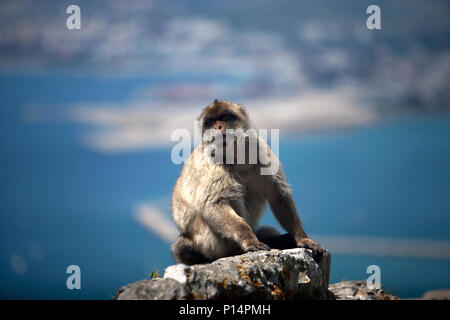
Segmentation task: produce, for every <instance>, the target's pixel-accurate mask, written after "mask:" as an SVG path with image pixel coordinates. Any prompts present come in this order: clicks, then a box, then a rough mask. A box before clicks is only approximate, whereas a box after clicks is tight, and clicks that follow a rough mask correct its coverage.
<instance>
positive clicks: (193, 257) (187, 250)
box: [171, 236, 210, 265]
mask: <svg viewBox="0 0 450 320" xmlns="http://www.w3.org/2000/svg"><path fill="white" fill-rule="evenodd" d="M171 249H172V256H173V259H174V260H175V261H176V262H179V263H184V264H187V265H192V264H201V263H208V262H210V261H209V260H208V259H207V258H205V257H204V256H203V255H202V254H201V253H200V252H199V251H198V250H197V249H196V248H195V246H194V242H193V241H192V240H191V239H189V238H186V237H183V236H179V237H178V239H177V240H176V241H175V242H174V243H173V244H172V247H171Z"/></svg>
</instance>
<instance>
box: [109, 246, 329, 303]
mask: <svg viewBox="0 0 450 320" xmlns="http://www.w3.org/2000/svg"><path fill="white" fill-rule="evenodd" d="M329 275H330V254H329V253H328V252H326V253H325V254H324V255H323V257H322V259H321V260H320V262H319V263H316V262H315V261H314V259H313V258H312V255H311V251H310V250H308V249H302V248H296V249H287V250H276V249H273V250H271V251H257V252H250V253H246V254H243V255H239V256H233V257H226V258H222V259H218V260H216V261H214V262H212V263H209V264H199V265H193V266H187V265H184V264H177V265H173V266H170V267H168V268H167V269H166V271H165V273H164V277H163V278H156V279H151V280H150V279H149V280H141V281H138V282H135V283H132V284H129V285H127V286H124V287H122V288H121V289H120V290H119V292H118V293H117V296H116V299H118V300H130V299H133V300H135V299H138V300H141V299H144V300H155V299H156V300H172V299H201V300H217V299H308V300H313V299H314V300H317V299H320V300H324V299H334V295H333V294H332V293H331V292H330V291H329V290H328V281H329Z"/></svg>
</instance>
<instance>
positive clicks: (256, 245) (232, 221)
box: [203, 203, 270, 252]
mask: <svg viewBox="0 0 450 320" xmlns="http://www.w3.org/2000/svg"><path fill="white" fill-rule="evenodd" d="M208 207H209V208H208V211H210V212H209V213H205V214H204V216H203V219H204V220H205V222H206V223H207V224H208V225H209V227H210V228H211V229H213V230H214V231H215V232H216V233H217V234H219V235H220V236H221V237H224V238H228V239H232V240H234V241H235V242H236V243H237V244H238V245H239V246H240V247H241V249H242V250H243V251H244V252H250V251H258V250H270V248H269V247H268V246H267V245H266V244H264V243H262V242H260V241H259V240H258V238H257V237H256V235H255V234H254V233H253V231H252V229H251V228H250V226H249V225H248V223H247V222H246V221H245V220H244V219H243V218H242V217H240V216H239V215H238V214H237V213H236V212H235V211H234V209H233V208H232V207H231V206H230V205H229V204H226V203H221V204H217V205H214V206H208Z"/></svg>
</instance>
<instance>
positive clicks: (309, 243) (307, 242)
mask: <svg viewBox="0 0 450 320" xmlns="http://www.w3.org/2000/svg"><path fill="white" fill-rule="evenodd" d="M297 246H298V247H300V248H305V249H310V250H312V256H313V259H314V261H316V262H320V260H322V257H323V254H324V252H325V249H324V248H322V247H321V246H320V244H318V243H317V242H316V241H314V240H312V239H310V238H303V239H301V240H298V241H297Z"/></svg>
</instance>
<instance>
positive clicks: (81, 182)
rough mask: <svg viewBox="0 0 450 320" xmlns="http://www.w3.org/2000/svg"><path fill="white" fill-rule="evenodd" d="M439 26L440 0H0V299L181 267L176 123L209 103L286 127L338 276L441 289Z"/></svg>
mask: <svg viewBox="0 0 450 320" xmlns="http://www.w3.org/2000/svg"><path fill="white" fill-rule="evenodd" d="M71 4H77V5H79V6H80V8H81V30H69V29H67V27H66V19H67V18H68V16H69V15H68V14H66V9H67V7H68V6H69V5H71ZM371 4H377V5H379V6H380V8H381V30H368V29H367V27H366V19H367V18H368V16H369V15H368V14H366V9H367V7H368V6H369V5H371ZM449 39H450V2H449V1H439V0H435V1H432V2H427V1H399V0H392V1H375V0H374V1H361V0H358V1H356V0H354V1H332V2H331V1H322V0H316V1H299V0H279V1H276V2H275V1H261V0H259V1H256V0H255V1H243V0H227V1H206V0H196V1H181V0H172V1H152V0H139V1H137V0H134V1H124V0H117V1H112V0H108V1H106V0H105V1H95V2H94V1H75V0H74V1H50V0H41V1H32V0H16V1H0V164H1V165H0V239H1V242H0V298H2V299H14V298H19V299H50V298H58V299H80V298H83V299H94V298H95V299H110V298H111V297H113V296H114V295H115V294H116V292H117V290H118V289H119V288H120V287H121V286H122V285H125V284H127V283H130V282H134V281H137V280H140V279H143V278H148V277H149V274H150V273H151V272H152V271H155V270H159V271H160V272H161V273H162V272H163V271H164V268H165V267H166V266H168V265H170V264H173V263H174V261H173V260H172V258H171V255H170V252H169V246H170V243H171V241H172V240H173V238H174V237H175V236H176V229H175V227H174V225H173V223H172V219H171V212H170V194H171V191H172V186H173V184H174V182H175V180H176V178H177V176H178V174H179V171H180V169H181V167H180V166H178V165H175V164H173V163H172V162H171V158H170V154H171V147H173V146H174V145H175V144H176V142H172V141H170V134H171V132H172V131H173V130H175V129H177V128H186V129H189V130H190V131H193V129H194V123H193V121H194V120H195V119H196V118H197V117H198V115H199V114H200V111H201V109H202V108H204V107H205V106H206V105H208V104H210V103H211V102H212V101H213V100H214V99H215V98H219V99H226V100H231V101H233V102H237V103H241V104H243V105H244V106H246V108H247V110H248V112H249V114H250V118H251V120H252V122H253V125H254V127H256V128H279V129H280V134H281V137H280V140H281V141H280V152H279V156H280V158H281V160H282V162H283V164H284V168H285V171H286V174H287V177H288V180H289V182H290V183H291V185H292V188H293V190H294V198H295V201H296V204H297V207H298V210H299V214H300V216H301V218H302V219H303V223H304V225H305V228H306V230H307V232H308V233H309V234H310V236H311V237H312V238H314V239H316V240H318V241H319V242H320V243H321V244H322V245H324V246H325V247H326V248H327V249H328V250H330V251H331V253H332V267H331V282H338V281H341V280H342V279H347V280H356V279H364V278H367V277H368V276H369V275H368V274H366V268H367V267H368V266H369V265H372V264H376V265H379V266H380V268H381V282H382V285H383V286H384V287H385V288H386V290H387V291H388V292H390V293H393V294H396V295H399V296H400V297H402V298H408V297H418V296H421V295H422V294H423V293H424V292H425V291H427V290H430V289H438V288H450V274H449V273H448V271H449V270H450V113H449V111H450V40H449ZM262 223H263V224H271V225H274V226H276V227H278V228H280V227H279V225H278V223H277V222H276V220H275V219H274V218H273V216H272V214H271V213H270V210H267V212H266V214H265V216H264V217H263V219H262ZM280 230H281V229H280ZM72 264H75V265H78V266H80V268H81V287H82V288H81V290H68V289H67V287H66V279H67V277H68V276H69V275H68V274H66V268H67V266H69V265H72Z"/></svg>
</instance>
